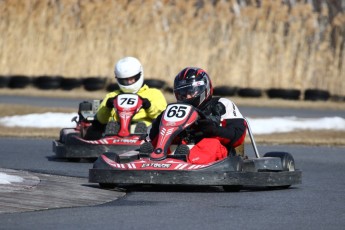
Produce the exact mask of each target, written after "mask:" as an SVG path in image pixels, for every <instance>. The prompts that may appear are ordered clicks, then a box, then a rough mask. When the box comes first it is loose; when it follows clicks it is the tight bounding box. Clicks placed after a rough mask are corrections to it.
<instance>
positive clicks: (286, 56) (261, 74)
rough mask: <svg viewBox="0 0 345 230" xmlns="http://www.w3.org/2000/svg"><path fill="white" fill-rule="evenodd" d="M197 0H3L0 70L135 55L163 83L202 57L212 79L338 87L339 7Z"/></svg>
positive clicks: (342, 20) (48, 70)
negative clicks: (334, 12)
mask: <svg viewBox="0 0 345 230" xmlns="http://www.w3.org/2000/svg"><path fill="white" fill-rule="evenodd" d="M200 2H201V1H198V0H190V1H172V0H146V1H141V0H133V1H128V0H116V1H115V0H96V1H94V0H83V1H79V0H59V1H57V0H30V1H26V0H2V1H0V19H1V20H0V34H1V36H0V75H14V74H25V75H30V76H39V75H63V76H66V77H69V76H70V77H88V76H104V77H109V76H111V75H112V71H113V64H114V63H115V61H116V60H118V59H119V58H121V57H123V56H127V55H133V56H137V57H138V58H139V59H141V60H142V62H143V64H144V66H145V73H146V76H147V77H149V78H154V79H162V80H165V81H167V82H168V83H170V84H171V83H172V79H173V76H175V75H176V73H177V72H178V71H179V70H180V69H182V68H184V67H185V66H200V67H203V68H204V69H206V70H207V71H208V72H209V73H210V75H211V76H212V78H213V82H214V85H216V86H217V85H224V83H225V84H227V85H232V86H238V87H255V88H261V89H267V88H271V87H275V88H287V89H290V88H292V89H300V90H302V91H303V90H305V89H307V88H318V89H323V90H328V91H330V92H331V94H334V95H345V91H344V88H345V80H344V79H345V69H344V66H345V65H344V63H345V58H344V57H345V54H344V52H345V49H344V40H345V39H344V37H345V35H344V34H345V33H344V31H345V15H344V14H343V13H340V11H339V12H338V13H337V14H336V15H330V9H331V7H330V8H328V5H327V4H322V5H320V9H319V10H318V11H315V10H313V7H312V5H311V4H305V3H304V2H305V1H299V0H297V1H293V2H296V4H295V5H294V6H293V7H289V6H288V5H287V4H283V2H288V1H278V0H262V1H260V2H261V3H262V4H261V6H260V7H257V5H256V2H257V1H254V0H253V1H250V0H247V1H236V0H227V1H203V2H204V4H197V3H200ZM212 2H217V3H216V4H212ZM238 2H242V3H243V2H246V3H247V5H246V6H243V5H240V4H238ZM291 2H292V1H291ZM309 2H311V1H309ZM319 2H324V3H325V2H326V1H324V0H321V1H319ZM327 2H330V1H327ZM333 2H337V1H333ZM342 2H343V1H342ZM338 5H339V4H338Z"/></svg>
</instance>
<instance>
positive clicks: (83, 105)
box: [78, 101, 92, 113]
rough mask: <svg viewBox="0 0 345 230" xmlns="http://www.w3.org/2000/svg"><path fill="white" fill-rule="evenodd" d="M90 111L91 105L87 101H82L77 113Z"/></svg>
mask: <svg viewBox="0 0 345 230" xmlns="http://www.w3.org/2000/svg"><path fill="white" fill-rule="evenodd" d="M90 110H92V103H91V102H89V101H83V102H80V103H79V110H78V113H80V112H81V111H90Z"/></svg>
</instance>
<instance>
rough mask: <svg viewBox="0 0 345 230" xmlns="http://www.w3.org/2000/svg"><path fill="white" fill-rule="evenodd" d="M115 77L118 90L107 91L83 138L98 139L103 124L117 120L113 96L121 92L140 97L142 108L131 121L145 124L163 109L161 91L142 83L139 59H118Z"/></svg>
mask: <svg viewBox="0 0 345 230" xmlns="http://www.w3.org/2000/svg"><path fill="white" fill-rule="evenodd" d="M114 72H115V79H116V80H117V83H118V85H119V87H120V89H119V90H115V91H114V92H110V93H108V94H107V95H106V96H105V98H104V99H103V101H102V103H101V104H100V106H99V108H98V111H97V113H96V116H95V118H96V119H95V120H94V122H93V123H92V126H91V127H90V128H89V130H88V131H87V133H86V135H85V139H99V138H101V135H102V132H103V130H104V128H105V125H106V124H107V123H108V122H109V121H117V116H116V113H115V110H114V106H113V101H114V98H115V97H116V96H117V95H118V94H121V93H134V94H137V95H138V96H140V97H141V99H142V101H143V103H142V109H140V110H139V111H138V113H137V114H135V115H134V117H133V119H132V121H133V122H134V123H136V122H140V121H142V122H145V124H146V126H149V125H151V123H152V121H153V120H154V119H155V118H156V117H157V116H158V115H159V114H160V113H161V112H162V111H164V110H165V108H166V106H167V102H166V99H165V97H164V95H163V93H162V92H161V91H160V90H158V89H155V88H150V87H149V86H147V85H146V84H144V71H143V67H142V65H141V63H140V61H139V60H138V59H137V58H134V57H125V58H122V59H120V60H119V61H118V62H117V63H116V65H115V71H114Z"/></svg>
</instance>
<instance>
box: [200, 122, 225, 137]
mask: <svg viewBox="0 0 345 230" xmlns="http://www.w3.org/2000/svg"><path fill="white" fill-rule="evenodd" d="M219 128H220V126H219V123H218V122H216V121H213V120H212V119H201V120H198V121H197V123H196V129H195V131H196V132H195V135H196V136H204V137H214V136H218V129H219Z"/></svg>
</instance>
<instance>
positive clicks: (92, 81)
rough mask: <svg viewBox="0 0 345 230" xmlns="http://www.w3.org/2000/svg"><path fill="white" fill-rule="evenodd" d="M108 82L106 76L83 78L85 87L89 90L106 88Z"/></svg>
mask: <svg viewBox="0 0 345 230" xmlns="http://www.w3.org/2000/svg"><path fill="white" fill-rule="evenodd" d="M105 84H106V79H105V78H100V77H88V78H85V79H84V80H83V85H84V89H85V90H87V91H97V90H101V89H104V87H105Z"/></svg>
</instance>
